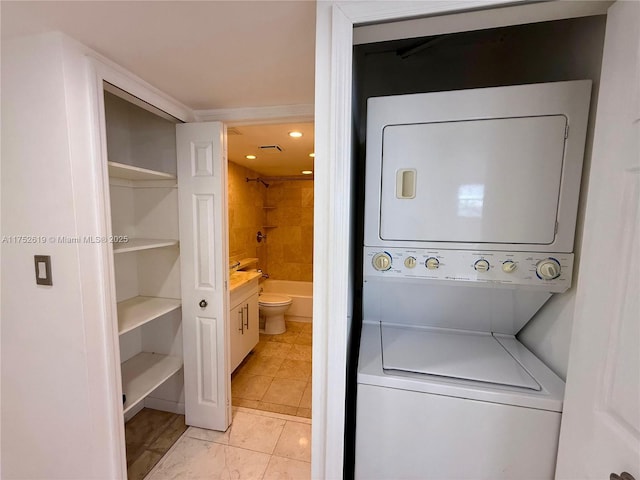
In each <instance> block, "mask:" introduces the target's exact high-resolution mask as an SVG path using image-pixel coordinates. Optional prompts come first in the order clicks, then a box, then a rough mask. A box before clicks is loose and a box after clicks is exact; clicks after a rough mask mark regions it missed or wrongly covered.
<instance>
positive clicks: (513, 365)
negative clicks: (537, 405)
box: [381, 323, 541, 391]
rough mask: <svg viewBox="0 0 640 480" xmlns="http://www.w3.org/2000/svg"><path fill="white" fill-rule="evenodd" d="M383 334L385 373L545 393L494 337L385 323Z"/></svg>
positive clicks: (484, 334)
mask: <svg viewBox="0 0 640 480" xmlns="http://www.w3.org/2000/svg"><path fill="white" fill-rule="evenodd" d="M381 332H382V367H383V369H385V370H400V371H406V372H415V373H423V374H427V375H437V376H440V377H449V378H460V379H464V380H473V381H478V382H484V383H491V384H496V385H508V386H513V387H521V388H527V389H531V390H536V391H540V390H541V387H540V385H539V384H538V382H536V381H535V380H534V378H533V377H532V376H531V375H529V373H527V371H526V370H525V369H524V368H523V367H522V366H521V365H520V364H519V363H518V362H517V361H516V360H515V359H514V358H513V357H512V356H511V355H510V354H509V352H507V350H505V348H504V347H503V346H502V345H501V344H500V343H499V342H498V340H497V339H496V338H495V337H493V335H491V334H490V333H480V332H469V331H461V330H446V329H436V328H424V327H412V326H399V325H388V324H384V323H383V324H381Z"/></svg>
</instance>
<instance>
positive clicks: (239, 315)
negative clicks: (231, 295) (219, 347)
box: [229, 302, 247, 372]
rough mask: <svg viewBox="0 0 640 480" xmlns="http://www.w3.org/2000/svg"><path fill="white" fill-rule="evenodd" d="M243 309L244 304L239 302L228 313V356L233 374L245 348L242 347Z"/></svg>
mask: <svg viewBox="0 0 640 480" xmlns="http://www.w3.org/2000/svg"><path fill="white" fill-rule="evenodd" d="M244 307H245V302H240V303H239V304H238V305H234V306H233V307H231V311H230V312H229V336H230V339H231V342H230V350H231V353H230V356H231V371H232V372H233V371H234V370H235V369H236V368H238V365H240V362H242V360H243V359H244V357H245V355H246V354H247V353H246V352H245V346H244V335H243V333H244V321H245V320H244Z"/></svg>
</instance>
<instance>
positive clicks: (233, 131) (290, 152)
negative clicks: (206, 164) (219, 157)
mask: <svg viewBox="0 0 640 480" xmlns="http://www.w3.org/2000/svg"><path fill="white" fill-rule="evenodd" d="M292 131H299V132H301V133H302V137H301V138H291V137H290V136H289V132H292ZM227 133H228V135H227V139H228V157H229V161H231V162H234V163H237V164H239V165H243V166H245V167H247V168H250V169H251V170H254V171H255V172H257V173H259V174H260V175H262V176H272V177H278V176H289V175H300V174H301V173H302V170H313V160H314V159H313V158H311V157H309V154H310V153H312V152H313V123H291V124H286V125H256V126H239V127H232V128H230V129H229V130H228V132H227ZM275 145H278V146H279V147H280V148H281V150H278V149H276V148H267V149H261V148H260V147H261V146H275ZM247 155H255V156H256V158H255V159H247V158H246V156H247Z"/></svg>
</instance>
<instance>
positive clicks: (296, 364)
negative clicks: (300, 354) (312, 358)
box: [275, 358, 311, 381]
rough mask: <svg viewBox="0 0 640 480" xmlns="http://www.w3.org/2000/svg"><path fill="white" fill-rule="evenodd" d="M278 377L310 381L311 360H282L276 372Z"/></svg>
mask: <svg viewBox="0 0 640 480" xmlns="http://www.w3.org/2000/svg"><path fill="white" fill-rule="evenodd" d="M275 376H276V378H290V379H293V380H304V381H309V379H311V362H305V361H304V360H291V359H288V358H287V359H286V360H283V361H282V364H281V365H280V368H279V369H278V371H277V372H276V374H275Z"/></svg>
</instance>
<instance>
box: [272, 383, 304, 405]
mask: <svg viewBox="0 0 640 480" xmlns="http://www.w3.org/2000/svg"><path fill="white" fill-rule="evenodd" d="M306 386H307V383H306V382H304V381H300V380H291V379H288V378H278V377H276V378H274V379H273V381H272V382H271V385H269V388H268V389H267V391H266V393H265V394H264V396H263V397H262V401H263V402H267V403H278V404H280V405H289V406H293V407H298V406H300V400H301V399H302V394H303V393H304V389H305V388H306Z"/></svg>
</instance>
